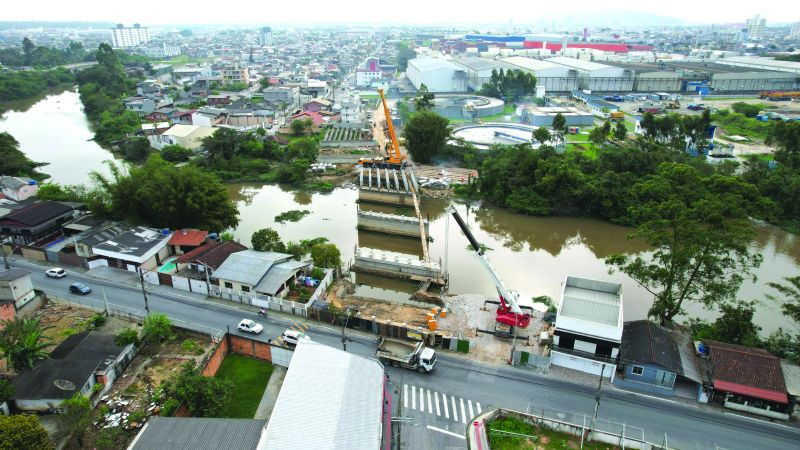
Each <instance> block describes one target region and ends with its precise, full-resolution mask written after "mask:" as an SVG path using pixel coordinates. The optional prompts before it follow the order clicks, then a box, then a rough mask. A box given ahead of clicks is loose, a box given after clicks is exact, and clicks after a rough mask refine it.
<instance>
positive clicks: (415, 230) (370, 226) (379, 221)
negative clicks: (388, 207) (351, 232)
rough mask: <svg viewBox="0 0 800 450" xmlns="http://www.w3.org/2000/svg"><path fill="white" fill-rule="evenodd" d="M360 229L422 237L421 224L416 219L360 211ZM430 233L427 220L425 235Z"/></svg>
mask: <svg viewBox="0 0 800 450" xmlns="http://www.w3.org/2000/svg"><path fill="white" fill-rule="evenodd" d="M358 228H359V229H362V230H368V231H377V232H379V233H386V234H391V235H398V236H409V237H420V228H419V222H418V221H417V218H416V217H408V216H398V215H395V214H385V213H379V212H372V211H361V210H359V211H358ZM428 233H429V224H428V221H427V220H426V221H425V235H426V236H427V235H428Z"/></svg>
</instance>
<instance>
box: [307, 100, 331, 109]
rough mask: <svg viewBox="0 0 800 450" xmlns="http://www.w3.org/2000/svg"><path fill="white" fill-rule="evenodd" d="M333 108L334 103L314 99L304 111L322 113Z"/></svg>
mask: <svg viewBox="0 0 800 450" xmlns="http://www.w3.org/2000/svg"><path fill="white" fill-rule="evenodd" d="M331 108H333V102H332V101H330V100H326V99H322V98H313V99H311V100H309V101H308V102H307V103H306V104H305V105H303V111H308V112H320V111H330V110H331Z"/></svg>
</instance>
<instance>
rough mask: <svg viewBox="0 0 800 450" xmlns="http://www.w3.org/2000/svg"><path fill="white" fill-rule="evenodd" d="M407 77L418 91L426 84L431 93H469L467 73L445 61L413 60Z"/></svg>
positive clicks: (431, 59)
mask: <svg viewBox="0 0 800 450" xmlns="http://www.w3.org/2000/svg"><path fill="white" fill-rule="evenodd" d="M406 76H407V77H408V80H409V81H411V84H413V85H414V87H416V88H417V89H419V88H420V86H422V85H423V84H425V86H426V87H427V88H428V91H430V92H467V72H466V71H465V70H464V68H463V67H461V66H457V65H455V64H453V63H452V62H450V61H447V60H445V59H440V58H414V59H411V60H409V61H408V68H406Z"/></svg>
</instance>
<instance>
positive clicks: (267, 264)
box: [214, 250, 292, 286]
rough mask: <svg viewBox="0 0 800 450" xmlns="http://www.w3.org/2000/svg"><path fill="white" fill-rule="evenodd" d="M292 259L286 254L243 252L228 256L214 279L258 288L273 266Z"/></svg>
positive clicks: (215, 273) (215, 272)
mask: <svg viewBox="0 0 800 450" xmlns="http://www.w3.org/2000/svg"><path fill="white" fill-rule="evenodd" d="M291 258H292V255H287V254H286V253H276V252H258V251H255V250H242V251H241V252H236V253H233V254H231V255H230V256H228V258H227V259H226V260H225V262H223V263H222V265H220V266H219V267H218V268H217V270H216V271H214V278H216V279H220V280H226V281H233V282H236V283H241V284H246V285H250V286H256V285H258V284H259V283H260V282H261V280H262V279H263V278H264V276H265V275H266V274H267V272H269V270H270V268H272V266H273V265H276V264H278V263H281V262H284V261H288V260H289V259H291Z"/></svg>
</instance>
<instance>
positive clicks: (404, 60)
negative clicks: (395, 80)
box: [397, 42, 417, 72]
mask: <svg viewBox="0 0 800 450" xmlns="http://www.w3.org/2000/svg"><path fill="white" fill-rule="evenodd" d="M416 57H417V52H415V51H414V50H413V49H412V48H411V47H409V45H408V43H406V42H399V43H398V44H397V70H398V71H400V72H404V71H405V70H406V68H407V67H408V60H409V59H414V58H416Z"/></svg>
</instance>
